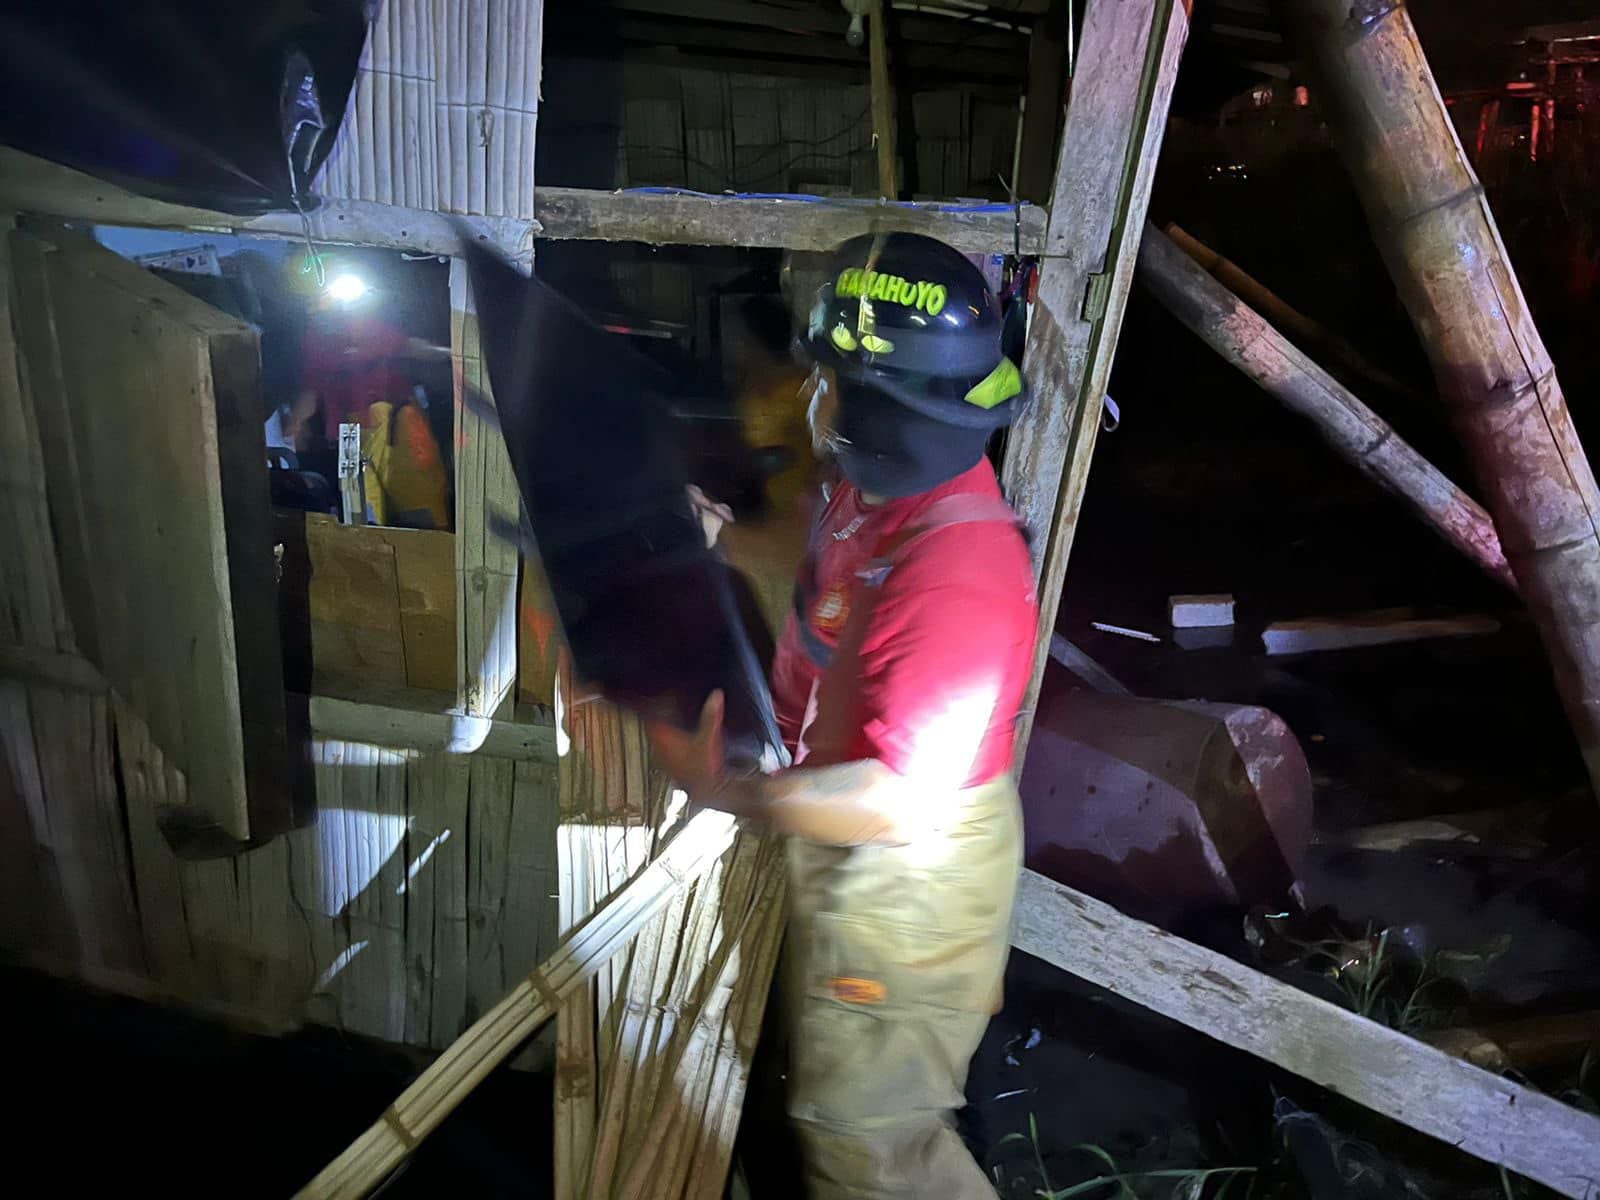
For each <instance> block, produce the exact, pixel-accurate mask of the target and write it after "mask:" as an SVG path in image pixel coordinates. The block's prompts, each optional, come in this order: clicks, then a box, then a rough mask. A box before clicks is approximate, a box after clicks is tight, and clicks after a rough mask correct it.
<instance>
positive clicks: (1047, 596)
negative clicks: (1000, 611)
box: [1002, 0, 1189, 764]
mask: <svg viewBox="0 0 1600 1200" xmlns="http://www.w3.org/2000/svg"><path fill="white" fill-rule="evenodd" d="M1188 33H1189V14H1188V11H1187V9H1186V7H1185V3H1183V2H1180V0H1155V3H1154V4H1153V5H1152V3H1151V2H1150V0H1097V3H1095V4H1092V5H1090V6H1089V9H1088V12H1087V14H1086V15H1085V17H1084V26H1083V50H1082V54H1081V55H1080V56H1079V62H1080V63H1081V64H1082V68H1081V70H1080V71H1079V73H1078V77H1077V79H1076V80H1074V82H1073V90H1072V103H1071V104H1070V105H1068V108H1067V124H1066V130H1065V132H1064V133H1063V135H1062V138H1061V153H1060V157H1059V161H1058V164H1057V168H1056V178H1055V187H1054V193H1053V198H1052V202H1051V207H1052V219H1051V222H1050V228H1049V230H1048V232H1047V234H1046V238H1045V253H1046V255H1047V256H1048V258H1047V261H1046V262H1045V263H1044V265H1043V269H1042V272H1041V275H1040V279H1039V293H1038V302H1037V303H1036V304H1035V305H1034V310H1033V314H1032V318H1031V320H1030V323H1029V328H1028V343H1027V349H1026V353H1025V354H1024V357H1023V374H1024V376H1025V378H1026V380H1027V382H1028V387H1029V389H1030V391H1031V393H1032V396H1033V402H1032V405H1031V406H1030V407H1029V408H1028V409H1027V410H1026V411H1025V412H1024V414H1023V417H1022V419H1021V420H1020V421H1019V422H1018V423H1017V424H1016V425H1015V426H1014V427H1013V428H1012V430H1011V434H1010V436H1009V439H1008V441H1007V445H1006V457H1005V463H1004V466H1003V470H1002V482H1003V483H1004V485H1005V489H1006V493H1007V495H1008V496H1009V497H1010V499H1011V502H1012V504H1013V505H1015V506H1016V509H1017V512H1018V514H1019V515H1020V516H1021V517H1022V519H1023V520H1024V521H1025V522H1026V523H1027V525H1028V527H1029V528H1030V529H1031V530H1032V531H1033V534H1034V537H1035V543H1034V544H1035V545H1036V546H1037V547H1039V549H1040V561H1039V563H1038V564H1037V565H1038V569H1039V611H1040V630H1039V637H1038V642H1037V645H1036V647H1035V651H1034V669H1033V681H1032V683H1031V684H1030V686H1029V689H1028V695H1027V699H1026V701H1025V703H1024V709H1023V716H1022V721H1021V724H1020V726H1019V729H1018V746H1017V762H1018V763H1019V764H1020V763H1021V762H1022V761H1023V756H1024V754H1025V752H1026V750H1027V740H1028V735H1029V733H1030V731H1031V729H1032V726H1033V708H1034V705H1035V704H1036V703H1037V702H1038V696H1039V683H1040V681H1041V679H1042V678H1043V677H1044V667H1045V662H1046V661H1047V660H1048V658H1049V655H1050V635H1051V633H1052V632H1054V628H1055V620H1056V610H1057V609H1058V608H1059V607H1060V604H1061V589H1062V584H1063V582H1064V580H1065V578H1066V573H1067V558H1068V555H1069V554H1070V553H1071V551H1072V540H1073V535H1074V533H1075V532H1076V529H1077V522H1078V512H1079V509H1080V508H1081V506H1082V503H1083V489H1084V485H1085V484H1086V483H1087V482H1088V478H1089V462H1090V459H1091V458H1092V456H1093V453H1094V444H1095V438H1096V436H1097V434H1098V433H1099V430H1100V410H1101V405H1102V402H1103V401H1104V399H1105V389H1106V380H1107V379H1108V378H1109V376H1110V374H1111V360H1112V357H1113V355H1114V354H1115V351H1116V345H1117V334H1118V333H1119V331H1120V330H1121V327H1122V312H1123V308H1124V306H1125V305H1126V303H1127V298H1128V290H1129V288H1130V286H1131V285H1132V279H1133V266H1134V258H1135V254H1136V251H1137V250H1138V246H1139V234H1140V232H1141V230H1142V229H1143V226H1144V216H1145V209H1146V208H1147V207H1148V205H1149V201H1150V186H1151V182H1152V180H1153V179H1154V177H1155V167H1156V157H1157V155H1158V153H1159V152H1160V149H1161V136H1162V133H1163V131H1164V129H1165V127H1166V121H1167V108H1168V105H1169V103H1170V101H1171V99H1172V87H1173V83H1174V81H1175V79H1176V78H1177V73H1178V61H1179V59H1180V58H1181V57H1182V54H1183V46H1184V42H1185V41H1186V39H1187V37H1188Z"/></svg>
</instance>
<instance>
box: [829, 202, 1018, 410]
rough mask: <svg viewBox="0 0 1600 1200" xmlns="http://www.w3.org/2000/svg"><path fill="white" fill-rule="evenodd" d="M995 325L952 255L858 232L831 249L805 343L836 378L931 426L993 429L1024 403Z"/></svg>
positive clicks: (993, 307) (982, 295) (975, 280)
mask: <svg viewBox="0 0 1600 1200" xmlns="http://www.w3.org/2000/svg"><path fill="white" fill-rule="evenodd" d="M1001 324H1002V322H1001V316H1000V305H999V303H998V302H997V301H996V300H995V297H994V293H993V292H991V291H990V290H989V285H988V284H987V283H985V282H984V278H983V275H982V274H981V273H980V272H979V271H978V269H977V268H976V267H975V266H973V265H972V263H970V262H969V261H967V259H966V257H965V256H963V255H962V254H961V253H959V252H958V251H956V250H953V249H951V248H950V247H949V246H947V245H945V244H944V243H943V242H940V241H935V240H934V239H933V238H930V237H924V236H922V235H921V234H916V233H880V234H864V235H862V236H861V237H856V238H851V239H850V240H849V241H848V242H846V243H844V245H842V246H840V247H839V249H838V250H837V251H835V252H834V256H833V263H832V266H831V268H830V270H829V274H828V279H827V281H826V282H825V283H824V284H823V285H822V287H821V288H820V289H819V290H818V292H817V298H816V301H815V303H814V304H813V305H812V308H811V317H810V321H809V323H808V328H807V332H806V340H807V343H808V344H809V346H810V349H811V353H812V356H813V357H814V358H815V359H816V360H817V361H818V362H820V363H823V364H824V365H827V366H829V367H832V368H833V370H834V371H835V372H836V373H837V374H838V375H839V377H840V378H841V379H842V380H845V381H847V382H850V383H854V384H858V385H860V386H862V387H869V388H873V389H875V390H877V391H880V392H883V393H885V394H886V395H889V396H891V397H893V398H894V399H895V400H897V401H899V402H900V403H901V404H903V405H905V406H907V407H908V408H912V409H915V410H916V411H917V412H919V413H922V414H923V415H924V416H927V417H931V418H933V419H934V420H936V421H942V422H944V423H946V424H950V425H958V426H962V427H964V428H968V429H998V428H999V427H1000V426H1002V425H1008V424H1010V423H1011V419H1012V417H1013V416H1015V414H1016V409H1017V407H1018V406H1019V405H1020V403H1021V401H1022V380H1021V376H1020V375H1019V373H1018V371H1017V368H1016V366H1015V364H1013V363H1012V362H1011V360H1010V359H1008V358H1006V356H1005V355H1004V354H1003V353H1002V352H1001V349H1000V334H1001Z"/></svg>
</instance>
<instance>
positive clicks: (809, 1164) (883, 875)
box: [786, 777, 1022, 1200]
mask: <svg viewBox="0 0 1600 1200" xmlns="http://www.w3.org/2000/svg"><path fill="white" fill-rule="evenodd" d="M1021 855H1022V818H1021V809H1020V807H1019V804H1018V801H1017V793H1016V788H1015V787H1014V786H1013V784H1012V782H1011V780H1010V778H1009V777H1005V778H1003V779H1001V780H997V781H995V782H994V783H991V784H986V785H984V786H983V787H979V788H974V789H971V790H970V791H967V792H964V793H962V794H961V796H960V797H959V806H958V808H957V810H956V811H955V813H954V815H953V817H952V819H951V820H950V821H948V822H946V828H944V829H943V830H941V831H939V832H938V833H935V834H932V835H930V836H928V837H925V838H920V839H918V840H917V841H916V842H915V843H914V844H912V845H908V846H893V847H859V848H854V849H841V848H836V847H828V846H815V845H811V844H809V843H806V842H802V841H800V840H799V839H797V838H792V839H790V842H789V866H790V906H791V911H790V918H789V942H788V945H789V948H790V950H789V962H788V967H787V977H786V985H787V987H788V989H789V994H788V997H787V999H788V1004H787V1011H788V1014H789V1020H790V1031H789V1033H790V1053H791V1057H792V1059H793V1063H792V1065H791V1068H790V1075H789V1115H790V1117H791V1118H792V1119H793V1121H794V1124H795V1128H796V1129H797V1131H798V1133H799V1137H800V1142H801V1147H802V1149H803V1151H804V1153H805V1159H806V1183H807V1190H808V1191H809V1193H810V1196H811V1198H812V1200H847V1198H848V1200H869V1198H870V1200H888V1198H890V1197H904V1198H905V1200H912V1198H915V1200H968V1198H969V1197H986V1198H990V1200H992V1197H993V1196H994V1188H993V1186H992V1185H991V1184H990V1183H989V1181H988V1180H987V1179H986V1178H985V1176H984V1174H983V1172H982V1171H981V1170H980V1169H979V1167H978V1164H977V1163H975V1162H974V1161H973V1159H972V1156H971V1155H970V1154H969V1153H968V1152H967V1149H966V1146H965V1145H964V1144H963V1143H962V1141H961V1138H960V1136H959V1135H958V1134H957V1133H956V1131H955V1129H954V1127H953V1125H952V1122H951V1115H952V1113H953V1112H954V1110H955V1109H957V1108H960V1107H961V1106H962V1104H964V1103H965V1099H964V1096H963V1088H964V1086H965V1084H966V1078H967V1066H968V1063H969V1061H970V1060H971V1058H972V1053H973V1051H974V1050H976V1049H977V1047H978V1042H979V1040H980V1039H981V1038H982V1037H983V1031H984V1028H985V1027H986V1026H987V1025H988V1023H989V1017H990V1015H991V1014H992V1013H993V1012H994V1011H995V1010H996V1009H997V1008H998V1007H999V1001H1000V989H1001V977H1002V975H1003V973H1004V970H1005V962H1006V954H1007V950H1008V948H1009V943H1010V922H1011V905H1012V900H1013V899H1014V897H1015V894H1016V886H1017V872H1018V868H1019V867H1020V865H1021Z"/></svg>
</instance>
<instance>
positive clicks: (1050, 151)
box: [1011, 0, 1071, 204]
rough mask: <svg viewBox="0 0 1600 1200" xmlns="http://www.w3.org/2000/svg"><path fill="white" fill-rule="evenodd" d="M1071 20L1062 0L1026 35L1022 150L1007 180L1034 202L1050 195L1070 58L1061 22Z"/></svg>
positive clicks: (1064, 105)
mask: <svg viewBox="0 0 1600 1200" xmlns="http://www.w3.org/2000/svg"><path fill="white" fill-rule="evenodd" d="M1069 20H1071V14H1070V12H1068V11H1066V6H1065V4H1064V3H1063V0H1055V2H1054V3H1052V4H1051V5H1050V12H1049V13H1048V14H1047V15H1045V16H1044V17H1042V18H1040V19H1039V20H1038V21H1035V22H1034V25H1033V35H1032V36H1031V37H1030V38H1029V39H1028V88H1027V91H1026V93H1025V94H1024V99H1023V109H1022V151H1021V162H1020V164H1019V168H1018V170H1017V177H1016V178H1015V179H1013V180H1012V181H1011V183H1012V186H1013V187H1015V188H1016V192H1017V195H1018V196H1019V197H1020V198H1021V199H1023V200H1027V201H1029V202H1031V203H1033V204H1044V203H1047V202H1048V201H1049V199H1050V184H1051V181H1052V180H1053V179H1054V177H1055V150H1056V138H1057V137H1058V136H1059V135H1060V132H1061V122H1062V116H1063V114H1064V113H1065V111H1066V106H1067V85H1068V82H1069V69H1070V68H1069V64H1068V62H1067V38H1068V36H1070V33H1069V32H1066V31H1064V23H1065V22H1066V21H1069Z"/></svg>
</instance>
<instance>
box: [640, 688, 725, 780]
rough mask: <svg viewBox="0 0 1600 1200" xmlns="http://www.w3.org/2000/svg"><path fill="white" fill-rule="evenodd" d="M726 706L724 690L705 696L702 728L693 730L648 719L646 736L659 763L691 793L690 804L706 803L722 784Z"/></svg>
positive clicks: (669, 775)
mask: <svg viewBox="0 0 1600 1200" xmlns="http://www.w3.org/2000/svg"><path fill="white" fill-rule="evenodd" d="M726 708H727V701H726V700H725V699H724V697H723V695H722V692H721V691H720V690H719V691H714V692H712V693H711V695H710V696H708V697H706V703H705V707H704V708H702V709H701V710H700V724H699V727H698V728H697V729H696V730H695V731H694V732H693V733H685V732H684V731H683V730H681V729H678V728H677V727H676V726H673V725H670V724H668V723H667V722H665V721H647V722H645V735H646V736H647V737H648V738H649V739H650V747H651V749H652V750H654V751H655V758H656V762H657V763H659V764H660V766H661V769H662V770H664V771H665V772H666V773H667V776H668V777H669V778H670V779H671V780H672V781H673V782H674V783H675V784H677V785H678V786H679V787H681V788H682V789H683V790H684V791H685V792H687V793H688V795H689V800H690V802H691V803H696V804H701V803H705V802H706V801H708V800H709V799H710V798H711V797H712V796H713V795H715V794H716V792H717V789H718V788H719V787H720V786H721V783H722V776H723V770H724V766H725V763H724V758H723V751H722V717H723V713H724V711H725V710H726Z"/></svg>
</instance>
